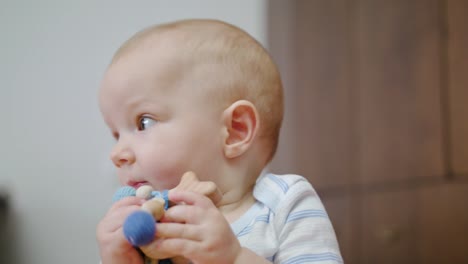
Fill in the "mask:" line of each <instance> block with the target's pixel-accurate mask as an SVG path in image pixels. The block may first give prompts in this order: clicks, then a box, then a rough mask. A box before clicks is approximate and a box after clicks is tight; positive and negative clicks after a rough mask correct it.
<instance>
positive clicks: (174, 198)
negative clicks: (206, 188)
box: [169, 191, 213, 208]
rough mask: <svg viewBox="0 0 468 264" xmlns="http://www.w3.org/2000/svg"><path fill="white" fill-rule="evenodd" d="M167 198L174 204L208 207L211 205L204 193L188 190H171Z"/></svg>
mask: <svg viewBox="0 0 468 264" xmlns="http://www.w3.org/2000/svg"><path fill="white" fill-rule="evenodd" d="M169 200H170V201H171V202H174V203H176V204H179V203H185V204H188V205H197V206H200V207H204V208H208V207H210V206H212V205H213V203H212V202H211V200H210V199H208V198H207V197H205V196H204V195H201V194H198V193H195V192H189V191H173V192H170V193H169Z"/></svg>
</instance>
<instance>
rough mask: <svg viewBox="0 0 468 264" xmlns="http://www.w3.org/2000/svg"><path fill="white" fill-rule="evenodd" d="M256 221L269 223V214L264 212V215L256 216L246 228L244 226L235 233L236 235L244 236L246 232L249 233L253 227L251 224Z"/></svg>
mask: <svg viewBox="0 0 468 264" xmlns="http://www.w3.org/2000/svg"><path fill="white" fill-rule="evenodd" d="M257 222H265V223H270V215H269V214H265V215H260V216H257V217H256V218H255V220H254V222H253V223H252V224H250V225H249V226H247V227H246V228H244V229H243V230H242V231H240V232H239V234H237V237H240V236H245V235H247V234H248V233H250V231H252V229H253V226H254V225H255V223H257Z"/></svg>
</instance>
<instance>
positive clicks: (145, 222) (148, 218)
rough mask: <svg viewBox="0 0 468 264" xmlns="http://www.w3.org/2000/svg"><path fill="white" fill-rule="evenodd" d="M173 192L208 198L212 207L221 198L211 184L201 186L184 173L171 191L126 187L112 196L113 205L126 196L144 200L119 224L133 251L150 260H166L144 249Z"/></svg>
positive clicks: (148, 187) (219, 193)
mask: <svg viewBox="0 0 468 264" xmlns="http://www.w3.org/2000/svg"><path fill="white" fill-rule="evenodd" d="M174 190H190V191H193V192H196V193H199V194H202V195H205V196H206V197H208V198H209V199H210V200H211V201H212V202H213V203H214V204H217V203H218V202H219V201H220V200H221V198H222V195H221V192H220V191H219V190H218V188H217V187H216V185H215V184H214V183H213V182H201V181H199V180H198V178H197V176H196V175H195V173H193V172H191V171H189V172H186V173H185V174H184V175H183V176H182V178H181V180H180V183H179V185H177V186H176V187H175V188H173V189H171V190H164V191H162V192H159V191H154V190H153V189H152V188H151V186H141V187H139V188H138V189H136V190H135V189H134V188H133V187H130V186H124V187H121V188H120V189H119V190H117V192H116V193H115V194H114V197H113V201H114V202H115V201H118V200H120V199H122V198H124V197H127V196H137V197H140V198H144V199H147V200H148V201H146V202H145V203H144V204H143V205H142V206H141V210H139V211H136V212H134V213H132V214H130V215H129V216H128V217H127V218H126V219H125V222H124V224H123V231H124V235H125V238H126V239H127V240H128V241H129V242H130V243H131V244H132V245H133V246H135V247H139V248H140V249H141V250H142V251H143V253H145V255H146V256H148V257H150V258H152V259H163V258H167V257H168V256H163V255H161V254H158V253H157V252H155V251H154V250H150V249H149V248H147V247H145V246H146V245H148V244H150V243H151V242H152V241H153V239H154V237H155V235H156V232H157V225H155V222H157V221H159V220H160V219H161V218H162V217H163V216H164V211H165V210H167V208H168V207H169V206H170V202H169V199H168V195H169V193H170V192H172V191H174Z"/></svg>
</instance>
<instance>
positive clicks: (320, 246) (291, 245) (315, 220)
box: [231, 173, 343, 264]
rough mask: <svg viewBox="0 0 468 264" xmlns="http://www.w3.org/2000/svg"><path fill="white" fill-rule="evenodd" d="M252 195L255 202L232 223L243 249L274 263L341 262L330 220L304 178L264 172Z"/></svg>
mask: <svg viewBox="0 0 468 264" xmlns="http://www.w3.org/2000/svg"><path fill="white" fill-rule="evenodd" d="M253 195H254V197H255V199H256V201H257V202H256V203H255V204H254V205H253V206H252V207H251V208H250V209H249V210H248V211H247V212H246V213H245V214H244V215H243V216H242V217H241V218H240V219H239V220H237V221H235V222H234V223H232V224H231V227H232V230H233V231H234V233H235V234H236V236H237V238H238V239H239V241H240V243H241V245H242V246H243V247H246V248H248V249H250V250H252V251H253V252H255V253H256V254H258V255H260V256H263V257H265V258H266V259H268V260H270V261H272V262H273V263H282V264H291V263H323V264H325V263H343V259H342V258H341V255H340V250H339V246H338V242H337V240H336V236H335V232H334V230H333V226H332V224H331V222H330V219H329V218H328V215H327V213H326V211H325V209H324V207H323V204H322V202H321V201H320V198H319V197H318V195H317V193H316V192H315V190H314V189H313V188H312V185H311V184H310V183H309V182H308V181H307V180H306V179H305V178H304V177H302V176H299V175H292V174H288V175H275V174H271V173H263V174H262V175H261V176H260V177H259V179H258V180H257V183H256V185H255V187H254V191H253Z"/></svg>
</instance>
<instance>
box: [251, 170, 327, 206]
mask: <svg viewBox="0 0 468 264" xmlns="http://www.w3.org/2000/svg"><path fill="white" fill-rule="evenodd" d="M254 196H255V198H256V199H257V200H259V201H261V202H262V203H264V204H265V205H267V206H268V207H269V208H270V210H272V211H273V212H275V213H276V212H277V211H279V210H284V208H285V207H286V208H287V207H292V206H293V205H294V204H296V203H297V202H299V201H300V200H304V199H306V200H309V201H308V202H309V203H310V202H311V203H312V204H310V205H311V206H314V205H316V206H318V207H320V208H322V203H321V201H320V198H319V197H318V195H317V193H316V192H315V190H314V188H313V187H312V185H311V184H310V183H309V181H308V180H307V179H306V178H304V177H303V176H300V175H296V174H284V175H278V174H273V173H265V174H263V175H262V176H261V177H260V178H259V179H258V180H257V183H256V186H255V188H254Z"/></svg>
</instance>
